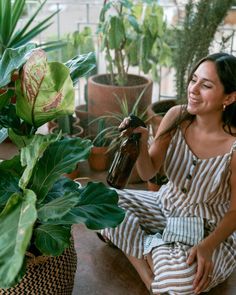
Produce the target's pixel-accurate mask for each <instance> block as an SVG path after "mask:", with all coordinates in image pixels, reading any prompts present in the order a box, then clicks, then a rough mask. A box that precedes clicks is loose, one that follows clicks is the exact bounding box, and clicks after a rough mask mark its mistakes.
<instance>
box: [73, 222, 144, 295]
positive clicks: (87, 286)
mask: <svg viewBox="0 0 236 295" xmlns="http://www.w3.org/2000/svg"><path fill="white" fill-rule="evenodd" d="M73 233H74V240H75V248H76V251H77V255H78V266H77V273H76V276H75V285H74V291H73V295H88V294H90V295H111V294H112V295H148V294H149V292H148V291H147V289H146V287H145V285H144V284H143V283H142V281H141V280H140V278H139V276H138V274H137V273H136V271H135V270H134V268H133V267H132V265H131V264H130V263H129V261H128V259H127V258H126V257H125V255H123V253H122V252H121V251H120V250H118V249H115V248H111V247H109V246H108V245H106V244H105V243H103V242H102V241H100V240H99V239H98V238H97V235H96V233H95V232H93V231H91V230H88V229H86V228H85V227H84V226H83V225H75V226H74V228H73Z"/></svg>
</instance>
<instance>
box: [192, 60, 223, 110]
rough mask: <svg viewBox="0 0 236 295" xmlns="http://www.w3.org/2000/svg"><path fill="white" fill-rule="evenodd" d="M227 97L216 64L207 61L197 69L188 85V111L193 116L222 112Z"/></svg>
mask: <svg viewBox="0 0 236 295" xmlns="http://www.w3.org/2000/svg"><path fill="white" fill-rule="evenodd" d="M226 96H227V95H226V94H225V93H224V87H223V85H222V83H221V81H220V79H219V77H218V75H217V71H216V67H215V64H214V63H213V62H211V61H205V62H203V63H201V64H200V65H199V67H198V68H197V69H196V71H195V72H194V74H193V76H192V79H191V81H190V83H189V85H188V106H187V110H188V112H189V113H190V114H193V115H197V114H207V113H211V112H216V111H222V110H223V103H224V101H225V99H226Z"/></svg>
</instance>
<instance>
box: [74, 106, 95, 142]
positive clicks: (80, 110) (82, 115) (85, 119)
mask: <svg viewBox="0 0 236 295" xmlns="http://www.w3.org/2000/svg"><path fill="white" fill-rule="evenodd" d="M87 108H88V107H87V105H86V104H82V105H78V106H76V107H75V114H76V117H77V118H78V119H79V120H80V125H81V126H82V127H83V129H84V136H87V135H88V134H89V132H88V123H89V118H90V120H91V119H92V116H91V115H90V116H89V113H88V110H87Z"/></svg>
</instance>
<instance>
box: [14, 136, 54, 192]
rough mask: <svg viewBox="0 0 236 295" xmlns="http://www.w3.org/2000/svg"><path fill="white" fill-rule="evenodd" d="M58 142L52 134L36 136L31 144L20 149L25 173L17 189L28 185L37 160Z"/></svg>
mask: <svg viewBox="0 0 236 295" xmlns="http://www.w3.org/2000/svg"><path fill="white" fill-rule="evenodd" d="M57 140H58V137H57V136H55V135H54V134H47V135H42V134H36V135H34V137H33V140H32V142H31V143H30V144H29V145H27V146H26V147H24V148H22V149H21V165H22V166H23V167H25V166H26V168H25V171H24V173H23V175H22V177H21V179H20V181H19V187H20V188H22V189H24V188H26V186H27V185H28V182H29V180H30V177H31V175H32V172H33V169H34V167H35V165H36V164H37V162H38V160H39V158H41V157H42V155H43V153H44V151H45V150H46V148H47V147H48V146H49V145H50V144H51V143H52V142H55V141H57Z"/></svg>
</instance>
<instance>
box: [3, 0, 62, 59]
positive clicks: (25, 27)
mask: <svg viewBox="0 0 236 295" xmlns="http://www.w3.org/2000/svg"><path fill="white" fill-rule="evenodd" d="M26 2H27V1H26V0H15V1H11V0H0V8H1V13H0V56H2V54H3V53H4V51H5V50H6V49H7V48H16V47H19V46H22V45H24V44H27V43H28V42H30V41H31V40H33V39H34V38H35V37H37V36H38V35H39V34H40V33H41V32H43V31H45V30H46V29H47V28H48V27H49V26H51V25H52V23H53V17H54V16H55V15H56V14H58V13H59V10H56V11H55V12H53V13H52V14H50V15H49V16H48V17H46V18H45V19H43V20H42V21H40V22H39V23H38V24H36V25H33V22H34V21H35V19H36V18H37V16H38V15H39V14H40V12H41V11H42V9H43V6H44V5H45V4H46V2H47V0H44V1H43V2H42V3H40V1H35V3H36V4H37V9H36V10H35V11H33V12H31V15H30V16H29V18H28V20H25V18H27V17H26ZM23 19H24V21H22V20H23ZM62 45H63V44H62V43H61V42H60V41H51V42H47V43H44V44H40V47H41V48H43V49H44V50H46V51H48V50H53V49H55V48H58V47H60V46H62Z"/></svg>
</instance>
